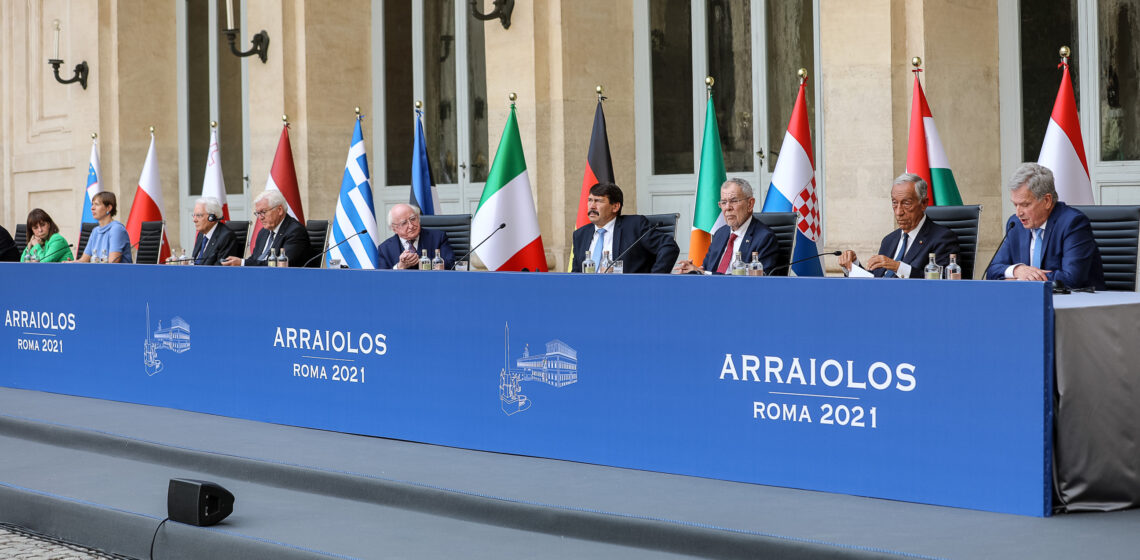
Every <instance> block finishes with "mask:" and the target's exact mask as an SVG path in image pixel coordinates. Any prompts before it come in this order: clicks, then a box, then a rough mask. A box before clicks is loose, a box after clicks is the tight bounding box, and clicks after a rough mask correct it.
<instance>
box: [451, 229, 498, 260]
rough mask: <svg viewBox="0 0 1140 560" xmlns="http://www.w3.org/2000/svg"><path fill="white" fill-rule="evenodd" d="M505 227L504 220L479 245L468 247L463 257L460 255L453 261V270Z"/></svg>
mask: <svg viewBox="0 0 1140 560" xmlns="http://www.w3.org/2000/svg"><path fill="white" fill-rule="evenodd" d="M505 227H507V222H503V223H501V224H499V227H497V228H495V231H492V232H491V233H490V234H488V235H487V237H484V238H483V240H482V241H480V242H479V244H478V245H476V246H474V247H472V248H470V249H468V250H467V252H466V253H463V256H462V257H459V258H458V259H456V260H455V262H453V263H451V270H455V265H457V264H459V263H461V262H463V261H465V260H467V257H469V256H471V253H474V252H475V249H478V248H479V247H482V246H483V244H484V243H486V242H487V240H489V239H491V237H493V236H494V235H495V234H496V233H499V230H501V229H503V228H505ZM469 264H470V263H469Z"/></svg>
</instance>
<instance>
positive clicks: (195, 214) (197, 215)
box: [190, 212, 206, 220]
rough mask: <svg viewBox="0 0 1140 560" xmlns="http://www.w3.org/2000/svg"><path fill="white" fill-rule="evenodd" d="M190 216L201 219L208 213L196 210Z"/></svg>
mask: <svg viewBox="0 0 1140 560" xmlns="http://www.w3.org/2000/svg"><path fill="white" fill-rule="evenodd" d="M190 217H191V218H194V219H195V220H199V219H202V218H205V217H206V215H205V214H199V213H197V212H194V213H192V214H190Z"/></svg>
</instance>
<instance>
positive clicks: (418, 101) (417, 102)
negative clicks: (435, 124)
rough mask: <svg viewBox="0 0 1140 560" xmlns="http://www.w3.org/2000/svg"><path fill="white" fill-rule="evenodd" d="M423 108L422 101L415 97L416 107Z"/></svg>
mask: <svg viewBox="0 0 1140 560" xmlns="http://www.w3.org/2000/svg"><path fill="white" fill-rule="evenodd" d="M423 108H424V102H423V101H420V100H419V99H417V100H416V109H423Z"/></svg>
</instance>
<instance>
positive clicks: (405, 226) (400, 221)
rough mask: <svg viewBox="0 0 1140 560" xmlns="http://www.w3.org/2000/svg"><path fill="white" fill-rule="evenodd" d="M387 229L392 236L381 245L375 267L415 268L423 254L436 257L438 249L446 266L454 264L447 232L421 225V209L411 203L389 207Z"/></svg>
mask: <svg viewBox="0 0 1140 560" xmlns="http://www.w3.org/2000/svg"><path fill="white" fill-rule="evenodd" d="M388 228H389V229H391V230H392V233H394V234H395V235H393V236H392V237H389V238H388V239H385V240H384V242H383V243H381V244H380V250H379V253H380V255H379V259H378V261H379V262H378V263H377V266H376V268H379V269H385V268H392V269H405V270H416V269H418V268H419V266H420V256H421V255H423V252H424V251H427V258H429V259H433V258H435V252H436V251H437V250H438V251H439V256H440V257H442V258H443V267H444V268H445V269H448V270H450V269H451V267H452V266H453V264H454V263H455V254H454V253H453V252H452V250H451V244H450V243H448V242H447V234H446V233H444V232H442V231H438V230H434V229H423V228H421V227H420V210H419V208H416V207H415V206H412V205H410V204H397V205H395V206H393V207H392V209H391V210H388Z"/></svg>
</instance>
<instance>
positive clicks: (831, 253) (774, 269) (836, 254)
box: [766, 251, 843, 276]
mask: <svg viewBox="0 0 1140 560" xmlns="http://www.w3.org/2000/svg"><path fill="white" fill-rule="evenodd" d="M842 254H843V251H826V252H823V253H820V254H818V255H815V256H812V257H807V258H806V259H799V260H796V261H792V262H790V263H788V264H783V265H780V266H774V267H772V270H771V272H767V273H766V274H767V275H768V276H772V275H774V274H775V273H776V271H777V270H784V269H785V268H792V265H796V264H800V263H802V262H807V261H810V260H812V259H818V258H820V257H826V256H827V255H833V256H836V257H838V256H839V255H842Z"/></svg>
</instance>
